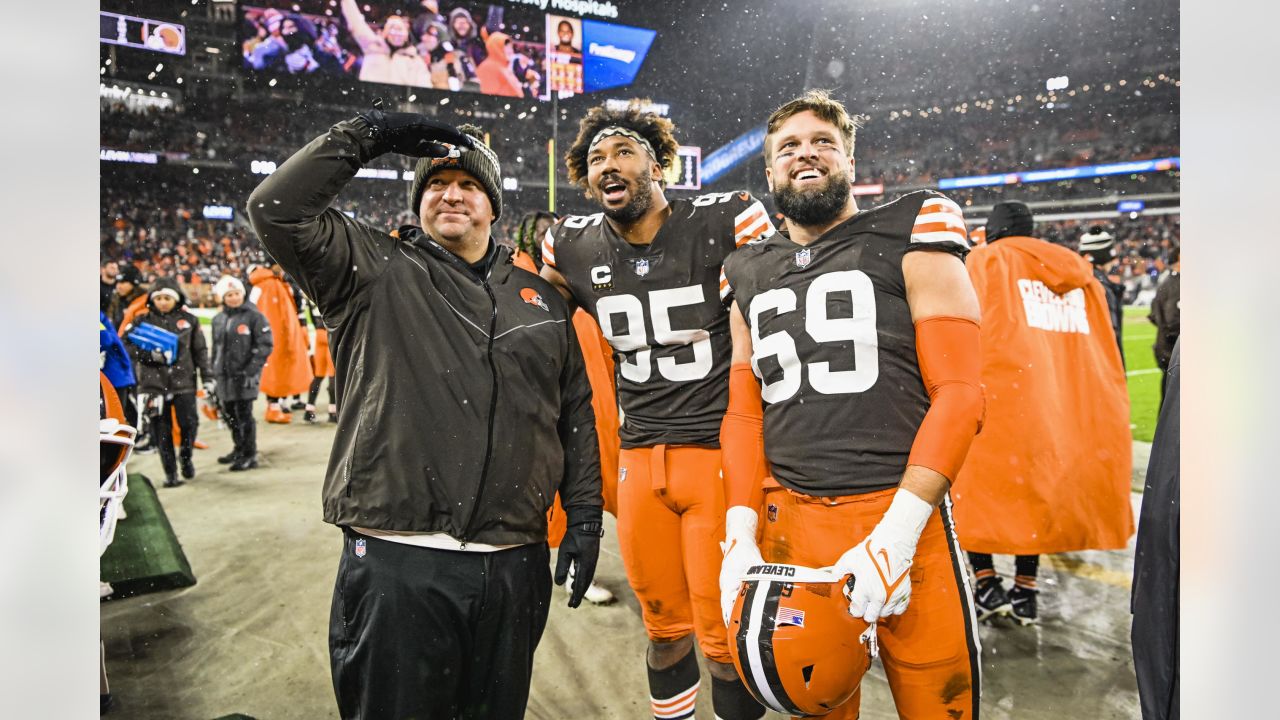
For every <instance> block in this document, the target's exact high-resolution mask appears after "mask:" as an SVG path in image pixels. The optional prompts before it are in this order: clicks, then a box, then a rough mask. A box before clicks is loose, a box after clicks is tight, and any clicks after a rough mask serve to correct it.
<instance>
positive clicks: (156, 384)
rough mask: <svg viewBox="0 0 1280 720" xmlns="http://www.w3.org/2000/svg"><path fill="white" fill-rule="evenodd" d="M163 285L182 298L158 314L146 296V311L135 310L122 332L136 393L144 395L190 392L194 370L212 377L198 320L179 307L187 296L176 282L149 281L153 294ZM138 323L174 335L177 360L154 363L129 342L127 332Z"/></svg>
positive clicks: (193, 380)
mask: <svg viewBox="0 0 1280 720" xmlns="http://www.w3.org/2000/svg"><path fill="white" fill-rule="evenodd" d="M163 287H167V288H171V289H173V290H177V292H178V294H179V295H180V296H181V297H182V299H181V300H179V301H178V304H177V306H175V307H174V309H173V310H171V311H169V312H168V313H165V314H163V315H162V314H160V313H159V312H158V311H157V310H156V308H155V305H154V304H153V303H154V300H152V299H151V298H148V299H147V310H146V312H141V313H138V315H137V316H136V317H135V318H134V319H133V323H132V324H130V325H129V327H127V328H125V331H124V344H125V347H127V348H129V357H130V359H131V360H133V367H134V368H135V369H136V372H137V374H138V392H139V393H145V394H148V395H181V394H183V393H194V392H195V391H196V387H197V385H196V370H199V371H200V378H201V379H202V380H208V379H211V378H212V377H213V375H212V374H210V372H209V352H208V350H207V346H206V344H205V340H204V331H202V330H201V329H200V319H199V318H197V317H196V316H195V315H192V314H191V313H189V312H187V311H186V310H184V309H183V306H185V305H186V302H187V298H186V295H183V294H182V290H180V289H179V288H178V285H177V283H175V282H173V281H172V280H170V279H168V278H161V279H160V280H157V281H156V282H155V283H154V284H153V286H152V288H151V291H152V292H153V293H154V292H155V291H156V290H158V289H160V288H163ZM141 323H150V324H152V325H155V326H156V327H159V328H163V329H165V330H168V331H169V332H171V333H174V334H175V335H177V336H178V354H177V359H176V360H174V362H173V364H172V365H165V364H164V363H157V362H154V361H153V360H152V359H151V357H150V355H149V354H148V353H145V352H142V351H141V350H140V349H139V348H138V346H137V345H134V344H133V343H132V342H130V341H129V332H130V331H131V330H132V329H133V328H134V327H136V326H137V325H140V324H141Z"/></svg>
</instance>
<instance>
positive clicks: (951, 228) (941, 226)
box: [911, 222, 964, 235]
mask: <svg viewBox="0 0 1280 720" xmlns="http://www.w3.org/2000/svg"><path fill="white" fill-rule="evenodd" d="M931 232H953V233H955V234H957V235H963V234H964V232H963V231H962V230H960V228H958V227H956V226H955V225H952V224H950V223H945V222H935V223H921V224H919V225H916V226H915V227H913V228H911V234H912V235H918V234H920V233H931Z"/></svg>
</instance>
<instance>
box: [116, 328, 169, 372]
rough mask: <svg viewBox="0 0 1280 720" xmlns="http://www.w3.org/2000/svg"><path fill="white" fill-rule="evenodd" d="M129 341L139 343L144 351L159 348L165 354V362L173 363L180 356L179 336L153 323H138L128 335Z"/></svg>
mask: <svg viewBox="0 0 1280 720" xmlns="http://www.w3.org/2000/svg"><path fill="white" fill-rule="evenodd" d="M126 337H127V338H128V339H129V342H131V343H133V344H134V345H137V346H138V347H139V348H141V349H142V351H143V352H146V353H149V352H151V351H152V350H159V351H160V352H161V353H163V354H164V359H165V364H166V365H172V364H173V361H174V360H176V359H177V358H178V336H177V335H175V334H174V333H171V332H169V331H168V330H165V329H164V328H161V327H156V326H155V325H152V324H151V323H146V322H144V323H138V326H137V327H135V328H134V329H133V330H130V331H129V334H128V335H127V336H126Z"/></svg>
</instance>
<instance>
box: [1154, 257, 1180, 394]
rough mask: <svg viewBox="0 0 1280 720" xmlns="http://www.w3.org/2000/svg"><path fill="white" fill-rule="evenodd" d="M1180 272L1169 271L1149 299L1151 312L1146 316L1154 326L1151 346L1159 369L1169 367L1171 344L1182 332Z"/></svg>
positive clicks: (1176, 340) (1171, 352) (1171, 353)
mask: <svg viewBox="0 0 1280 720" xmlns="http://www.w3.org/2000/svg"><path fill="white" fill-rule="evenodd" d="M1181 308H1182V274H1181V273H1178V272H1171V273H1169V276H1168V277H1166V278H1165V279H1164V282H1161V283H1160V286H1159V287H1157V288H1156V297H1155V299H1154V300H1152V301H1151V314H1150V315H1148V316H1147V318H1148V319H1149V320H1151V322H1152V323H1153V324H1154V325H1155V326H1156V341H1155V343H1154V344H1152V346H1151V350H1152V352H1154V353H1155V355H1156V365H1159V366H1160V369H1161V370H1167V369H1168V368H1169V358H1170V356H1172V355H1173V346H1174V344H1175V343H1177V342H1178V335H1179V334H1180V333H1181V332H1182V309H1181Z"/></svg>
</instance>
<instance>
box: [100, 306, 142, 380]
mask: <svg viewBox="0 0 1280 720" xmlns="http://www.w3.org/2000/svg"><path fill="white" fill-rule="evenodd" d="M98 352H100V353H102V372H103V374H104V375H106V376H107V379H108V380H110V381H111V387H115V388H122V387H132V386H133V385H135V384H136V383H137V382H138V381H137V379H136V378H135V377H134V376H133V363H132V362H130V361H129V350H128V349H127V348H125V346H124V342H123V341H121V340H120V335H119V334H118V333H117V332H116V329H115V327H113V326H112V325H111V319H110V318H108V317H107V314H106V313H104V312H102V311H99V312H98Z"/></svg>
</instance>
